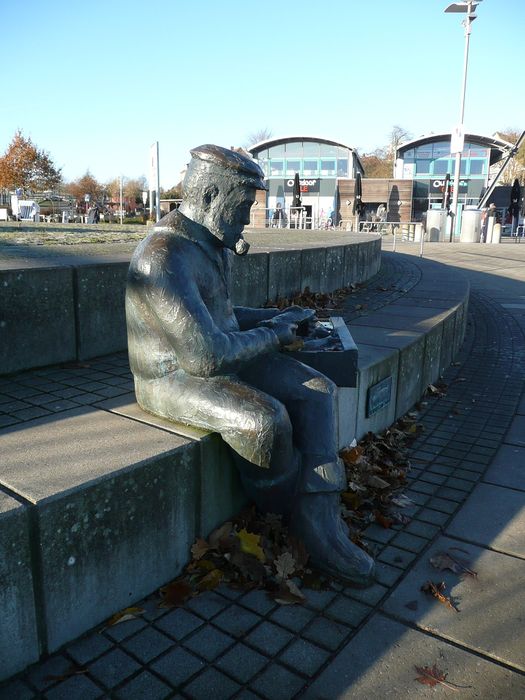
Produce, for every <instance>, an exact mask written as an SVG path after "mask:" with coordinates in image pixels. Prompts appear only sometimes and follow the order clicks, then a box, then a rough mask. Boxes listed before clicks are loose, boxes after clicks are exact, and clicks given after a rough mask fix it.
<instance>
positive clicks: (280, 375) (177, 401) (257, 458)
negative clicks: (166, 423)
mask: <svg viewBox="0 0 525 700" xmlns="http://www.w3.org/2000/svg"><path fill="white" fill-rule="evenodd" d="M135 389H136V394H137V400H138V402H139V404H140V405H141V406H142V408H143V409H144V410H146V411H149V412H151V413H154V414H156V415H160V416H163V417H165V418H168V419H171V420H176V421H180V422H181V423H186V424H188V425H193V426H197V427H200V428H207V429H209V430H213V431H216V432H218V433H220V434H221V435H222V437H223V439H224V440H225V442H227V443H228V444H229V445H231V447H232V448H233V450H234V452H235V454H236V459H237V463H238V466H239V471H240V475H241V479H242V482H243V485H244V487H245V489H246V491H247V493H248V495H249V496H250V497H251V498H253V499H254V500H255V502H256V503H257V505H258V506H259V507H260V508H261V509H263V510H266V511H273V512H281V513H287V512H289V510H290V509H291V507H292V499H293V496H294V494H295V493H296V492H298V491H299V492H303V493H304V492H310V493H319V492H333V491H340V490H341V489H343V488H344V483H345V482H344V470H343V468H342V465H341V462H340V460H339V459H338V456H337V435H336V392H337V388H336V386H335V385H334V384H333V382H331V381H330V380H329V379H327V378H326V377H325V376H324V375H323V374H320V373H319V372H317V371H316V370H314V369H312V368H310V367H307V366H306V365H303V364H302V363H301V362H298V361H297V360H294V359H293V358H290V357H287V356H286V355H285V354H284V353H274V354H268V355H264V356H262V357H260V358H258V359H257V360H255V361H253V362H252V363H250V364H249V365H247V366H245V367H244V368H243V369H242V370H241V371H239V372H238V373H237V374H236V375H226V376H216V377H210V378H207V379H203V378H200V377H193V376H191V375H188V374H186V373H184V372H182V371H180V370H179V371H177V372H174V373H172V374H170V375H167V376H166V377H162V378H160V379H154V380H144V379H140V378H136V379H135Z"/></svg>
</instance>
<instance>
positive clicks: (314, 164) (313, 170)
mask: <svg viewBox="0 0 525 700" xmlns="http://www.w3.org/2000/svg"><path fill="white" fill-rule="evenodd" d="M318 174H319V161H317V160H305V161H304V164H303V175H318Z"/></svg>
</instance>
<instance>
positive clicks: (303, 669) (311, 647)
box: [279, 639, 330, 676]
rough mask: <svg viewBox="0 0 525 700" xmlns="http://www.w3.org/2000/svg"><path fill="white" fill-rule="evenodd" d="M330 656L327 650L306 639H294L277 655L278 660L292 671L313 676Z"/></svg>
mask: <svg viewBox="0 0 525 700" xmlns="http://www.w3.org/2000/svg"><path fill="white" fill-rule="evenodd" d="M329 656H330V654H329V652H327V651H325V650H324V649H321V648H320V647H318V646H317V644H312V643H311V642H308V641H306V639H296V640H295V641H294V642H292V644H290V646H289V647H287V648H286V649H285V650H284V652H283V653H282V654H280V656H279V661H280V662H281V663H283V664H286V665H287V666H290V667H291V668H292V669H293V670H294V671H298V672H299V673H304V674H305V675H306V676H313V675H314V674H315V673H317V671H318V670H319V668H320V667H321V666H322V665H323V664H324V662H325V661H326V660H327V659H328V657H329Z"/></svg>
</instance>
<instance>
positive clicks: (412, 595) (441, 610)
mask: <svg viewBox="0 0 525 700" xmlns="http://www.w3.org/2000/svg"><path fill="white" fill-rule="evenodd" d="M451 547H456V548H458V549H455V550H451V549H450V548H451ZM441 551H450V552H451V554H453V555H454V554H456V556H458V557H463V558H464V559H467V560H468V561H469V562H470V568H472V569H473V570H474V571H476V572H477V576H476V577H473V576H464V577H460V576H458V575H456V574H454V573H452V572H451V571H448V570H445V571H438V570H437V569H435V568H434V567H432V566H431V564H430V561H429V559H430V557H432V556H434V555H435V554H437V553H438V552H441ZM524 579H525V561H523V560H520V559H517V558H516V557H510V556H507V555H505V554H499V553H498V552H492V551H490V550H486V549H482V548H480V547H476V546H475V545H471V544H465V542H463V541H459V540H454V539H452V538H448V537H441V538H439V539H438V540H437V542H436V543H435V544H434V545H433V546H432V547H431V549H430V550H429V552H428V553H427V554H426V555H425V556H424V557H423V558H422V559H421V560H420V561H419V562H418V563H417V564H416V566H415V567H414V568H413V569H412V570H411V571H410V572H409V573H408V575H407V577H406V578H405V579H404V580H403V581H402V583H401V584H400V585H399V586H398V587H397V588H396V590H395V591H394V592H393V593H392V594H391V595H390V596H389V597H388V598H387V599H386V601H385V602H384V603H383V606H382V608H383V610H385V612H387V613H390V614H391V615H394V616H395V617H397V618H401V619H402V620H406V621H407V622H410V623H412V624H415V625H417V626H418V627H421V628H422V629H426V630H429V631H431V632H433V633H434V634H437V635H439V636H441V637H444V638H446V639H449V640H452V641H454V642H457V643H458V644H461V645H464V646H466V647H469V648H471V649H475V650H477V651H478V652H481V653H483V654H487V655H489V656H492V657H493V658H495V659H498V660H500V661H503V662H505V663H507V664H510V665H514V666H516V667H517V668H520V669H522V670H524V669H525V625H524V624H523V620H525V596H524V595H523V580H524ZM429 580H432V581H444V582H445V585H446V589H445V593H446V594H447V595H448V596H450V597H451V598H452V600H453V601H454V602H455V603H456V604H457V606H458V608H459V610H460V612H455V611H454V610H452V609H450V608H449V607H447V606H446V605H443V604H442V603H440V602H439V601H437V600H436V599H435V598H433V597H432V596H429V595H428V594H426V593H423V592H422V591H421V586H422V585H423V584H424V583H425V582H426V581H429ZM407 606H408V607H407Z"/></svg>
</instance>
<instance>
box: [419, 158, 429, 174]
mask: <svg viewBox="0 0 525 700" xmlns="http://www.w3.org/2000/svg"><path fill="white" fill-rule="evenodd" d="M431 162H432V161H431V160H430V159H429V158H425V159H421V158H418V159H417V160H416V175H426V174H428V173H429V172H430V163H431Z"/></svg>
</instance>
